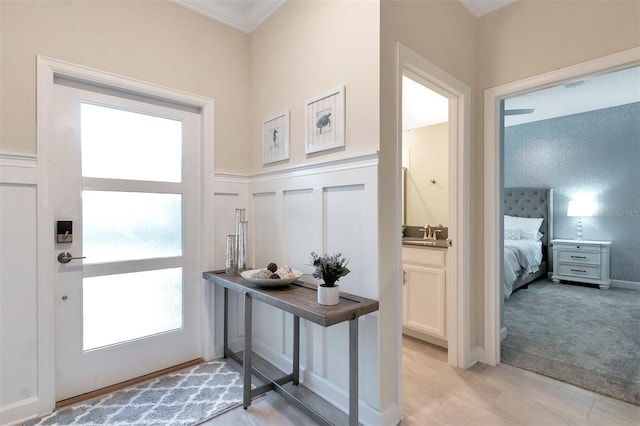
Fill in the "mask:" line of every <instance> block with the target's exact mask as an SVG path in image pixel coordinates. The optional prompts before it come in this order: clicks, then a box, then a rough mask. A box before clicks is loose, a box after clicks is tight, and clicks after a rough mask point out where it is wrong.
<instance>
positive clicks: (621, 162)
mask: <svg viewBox="0 0 640 426" xmlns="http://www.w3.org/2000/svg"><path fill="white" fill-rule="evenodd" d="M503 152H504V159H505V166H504V185H505V187H509V186H527V187H536V186H546V187H551V188H553V189H554V192H555V194H554V203H555V205H554V207H555V211H554V216H553V217H554V237H555V238H568V239H573V238H575V224H576V218H575V217H567V204H568V202H569V200H570V199H571V198H572V197H573V196H574V195H576V194H579V193H588V194H591V195H592V196H593V198H594V201H595V202H596V203H597V205H598V208H597V210H596V212H595V213H594V216H592V217H587V218H583V219H582V223H583V231H582V234H583V239H585V240H609V241H613V245H612V247H611V278H612V279H617V280H624V281H635V282H640V103H633V104H628V105H623V106H619V107H614V108H607V109H602V110H598V111H592V112H588V113H582V114H575V115H571V116H567V117H560V118H554V119H550V120H543V121H538V122H534V123H528V124H521V125H518V126H511V127H507V128H506V129H505V141H504V151H503Z"/></svg>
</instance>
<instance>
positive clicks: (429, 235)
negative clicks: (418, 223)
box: [420, 225, 442, 240]
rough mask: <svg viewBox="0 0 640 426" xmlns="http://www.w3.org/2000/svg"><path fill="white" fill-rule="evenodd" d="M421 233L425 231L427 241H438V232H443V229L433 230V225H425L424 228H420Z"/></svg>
mask: <svg viewBox="0 0 640 426" xmlns="http://www.w3.org/2000/svg"><path fill="white" fill-rule="evenodd" d="M420 230H421V231H424V237H423V238H424V239H425V240H437V239H438V238H437V237H436V234H437V233H438V232H442V230H441V229H431V225H425V226H424V228H420Z"/></svg>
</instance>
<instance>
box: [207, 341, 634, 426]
mask: <svg viewBox="0 0 640 426" xmlns="http://www.w3.org/2000/svg"><path fill="white" fill-rule="evenodd" d="M402 346H403V347H402V356H403V366H404V368H403V370H404V371H403V380H404V386H403V390H404V403H403V411H404V419H403V420H402V423H401V425H402V426H406V425H421V426H422V425H473V426H480V425H490V426H495V425H527V426H538V425H539V426H556V425H601V426H615V425H634V426H637V425H639V424H640V407H637V406H635V405H632V404H627V403H625V402H621V401H618V400H615V399H612V398H608V397H606V396H602V395H598V394H595V393H593V392H590V391H586V390H583V389H581V388H578V387H575V386H572V385H569V384H566V383H563V382H559V381H556V380H553V379H549V378H547V377H544V376H540V375H538V374H534V373H530V372H528V371H525V370H521V369H518V368H515V367H512V366H509V365H505V364H501V365H499V366H498V367H489V366H486V365H483V364H477V365H475V366H474V367H472V368H471V369H469V370H461V369H456V368H452V367H450V366H449V365H448V364H447V353H446V351H445V350H443V349H440V348H438V347H436V346H432V345H429V344H426V343H422V342H421V341H419V340H415V339H412V338H410V337H404V338H403V345H402ZM313 424H314V422H313V421H312V420H311V419H309V418H308V417H307V416H305V415H304V414H302V413H301V412H299V411H298V410H296V409H295V408H293V407H292V406H290V405H289V404H288V403H287V402H286V401H284V400H283V399H282V398H281V397H280V396H278V395H277V394H275V393H273V392H268V393H267V394H266V395H265V396H262V397H260V398H257V399H256V400H255V401H253V402H252V404H251V406H250V407H249V409H248V410H244V409H243V408H242V407H238V408H235V409H233V410H231V411H228V412H226V413H224V414H222V415H220V416H218V417H216V418H215V419H212V420H211V421H209V422H207V423H205V425H207V426H213V425H233V426H241V425H247V426H258V425H261V426H262V425H295V426H302V425H313Z"/></svg>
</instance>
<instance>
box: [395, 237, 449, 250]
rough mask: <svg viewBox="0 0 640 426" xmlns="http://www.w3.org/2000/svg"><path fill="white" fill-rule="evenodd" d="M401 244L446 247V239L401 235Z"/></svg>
mask: <svg viewBox="0 0 640 426" xmlns="http://www.w3.org/2000/svg"><path fill="white" fill-rule="evenodd" d="M402 244H409V245H412V246H424V247H443V248H447V247H448V246H447V241H446V240H425V239H424V238H415V237H403V238H402Z"/></svg>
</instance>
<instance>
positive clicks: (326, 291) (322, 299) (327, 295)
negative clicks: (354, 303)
mask: <svg viewBox="0 0 640 426" xmlns="http://www.w3.org/2000/svg"><path fill="white" fill-rule="evenodd" d="M318 303H319V304H320V305H337V304H338V303H340V287H338V286H337V285H336V286H333V287H325V286H324V285H318Z"/></svg>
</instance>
